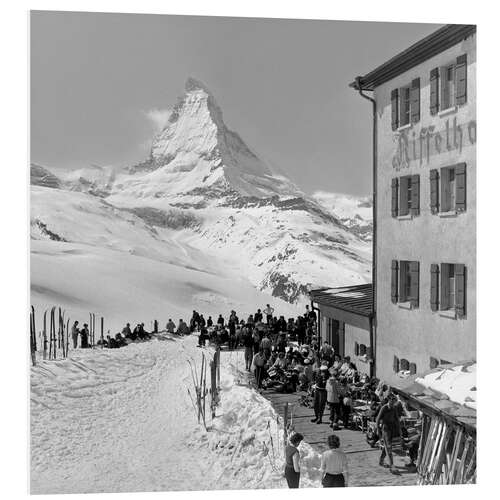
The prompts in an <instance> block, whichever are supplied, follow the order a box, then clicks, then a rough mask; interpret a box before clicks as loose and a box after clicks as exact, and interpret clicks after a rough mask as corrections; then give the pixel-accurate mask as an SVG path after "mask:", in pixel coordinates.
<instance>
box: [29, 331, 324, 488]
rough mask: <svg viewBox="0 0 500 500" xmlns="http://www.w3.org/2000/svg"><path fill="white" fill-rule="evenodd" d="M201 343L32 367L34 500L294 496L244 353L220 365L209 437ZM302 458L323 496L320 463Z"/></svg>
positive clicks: (134, 347) (173, 341) (149, 346)
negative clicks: (44, 499) (199, 392)
mask: <svg viewBox="0 0 500 500" xmlns="http://www.w3.org/2000/svg"><path fill="white" fill-rule="evenodd" d="M196 343H197V337H186V338H183V339H179V338H176V337H170V336H167V335H159V336H158V337H156V338H155V339H153V340H152V341H150V342H145V343H140V344H131V345H129V346H127V347H125V348H121V349H111V350H108V349H103V350H101V349H92V350H90V349H89V350H76V351H72V352H71V353H70V357H69V358H68V359H66V360H60V361H40V362H39V363H38V364H37V366H35V367H32V368H31V478H30V480H31V493H34V494H43V493H97V492H125V491H127V492H131V491H166V490H193V489H197V490H205V489H251V488H284V487H286V482H285V480H284V478H283V475H282V471H283V434H282V427H281V425H280V422H279V420H278V417H277V414H276V412H275V411H274V409H273V408H272V406H271V404H270V403H269V402H268V401H267V400H266V399H264V398H263V397H262V396H261V395H259V394H258V393H257V392H256V391H254V390H253V389H252V388H251V387H249V386H248V385H247V383H246V376H245V374H243V373H242V372H241V371H240V370H241V369H242V368H243V364H242V361H241V356H239V354H241V353H236V352H235V353H223V355H222V356H221V394H220V395H221V403H220V405H219V407H218V408H217V416H216V418H215V419H214V421H213V422H211V419H210V417H209V418H208V422H207V423H208V425H209V426H211V428H210V429H209V431H208V432H207V431H205V429H204V428H203V426H202V425H199V424H198V423H197V419H196V415H195V412H194V409H193V406H192V402H191V400H190V398H189V395H188V393H187V388H188V387H189V388H190V389H191V390H192V380H191V372H190V368H189V365H188V360H190V361H193V360H194V362H195V363H196V364H197V365H198V366H199V365H200V362H201V353H202V352H203V350H202V349H199V348H197V347H196ZM207 351H208V352H207ZM205 352H207V354H211V353H212V350H211V348H206V349H205ZM207 413H208V412H207ZM301 455H302V457H303V458H302V460H303V462H302V468H303V472H302V478H301V487H307V486H314V487H318V486H320V484H319V473H318V469H319V456H318V454H317V453H316V452H315V451H313V449H312V448H311V447H310V446H309V445H308V444H307V443H303V444H302V445H301Z"/></svg>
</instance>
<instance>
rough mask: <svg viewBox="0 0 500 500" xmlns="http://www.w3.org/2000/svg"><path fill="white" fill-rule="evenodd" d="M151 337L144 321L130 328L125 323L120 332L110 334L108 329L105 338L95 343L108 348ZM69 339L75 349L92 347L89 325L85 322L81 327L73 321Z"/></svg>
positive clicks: (128, 324)
mask: <svg viewBox="0 0 500 500" xmlns="http://www.w3.org/2000/svg"><path fill="white" fill-rule="evenodd" d="M149 339H151V333H149V332H147V331H146V330H145V329H144V323H137V325H136V326H135V327H134V329H133V330H132V329H131V328H130V323H127V324H126V325H125V326H124V327H123V329H122V331H121V333H120V332H118V333H117V334H116V335H114V336H111V335H110V333H109V331H108V334H107V335H106V337H105V338H99V339H98V340H97V342H96V345H98V346H103V347H107V348H110V349H116V348H119V347H124V346H126V345H128V344H129V343H130V342H134V341H142V340H149ZM71 340H72V343H73V348H74V349H76V348H78V347H81V348H82V349H88V348H90V347H92V342H93V340H94V339H91V336H90V331H89V325H88V324H87V323H84V324H83V327H82V328H80V327H79V322H78V321H75V322H74V323H73V326H72V327H71Z"/></svg>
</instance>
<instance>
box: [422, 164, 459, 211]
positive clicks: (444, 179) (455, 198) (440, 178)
mask: <svg viewBox="0 0 500 500" xmlns="http://www.w3.org/2000/svg"><path fill="white" fill-rule="evenodd" d="M430 183H431V212H432V213H433V214H437V213H448V212H455V213H459V212H465V209H466V175H465V163H459V164H457V165H452V166H450V167H443V168H441V169H440V170H437V169H434V170H431V172H430Z"/></svg>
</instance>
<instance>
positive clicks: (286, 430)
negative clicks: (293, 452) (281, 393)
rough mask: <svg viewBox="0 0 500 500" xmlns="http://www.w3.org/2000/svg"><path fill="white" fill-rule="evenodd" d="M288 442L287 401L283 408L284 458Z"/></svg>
mask: <svg viewBox="0 0 500 500" xmlns="http://www.w3.org/2000/svg"><path fill="white" fill-rule="evenodd" d="M287 442H288V403H285V409H284V413H283V449H284V453H285V458H286V445H287Z"/></svg>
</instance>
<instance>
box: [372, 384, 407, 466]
mask: <svg viewBox="0 0 500 500" xmlns="http://www.w3.org/2000/svg"><path fill="white" fill-rule="evenodd" d="M375 423H376V426H377V429H379V436H381V437H382V439H383V441H384V446H383V447H382V453H381V455H380V459H379V465H382V466H383V465H384V460H385V457H386V456H388V457H389V468H390V470H391V472H393V471H394V461H393V458H392V440H393V439H394V438H396V437H399V436H401V427H400V423H399V412H398V409H397V408H396V397H395V396H394V395H393V394H390V395H389V397H388V399H387V403H386V404H384V405H383V406H382V408H380V411H379V413H378V415H377V419H376V421H375Z"/></svg>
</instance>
